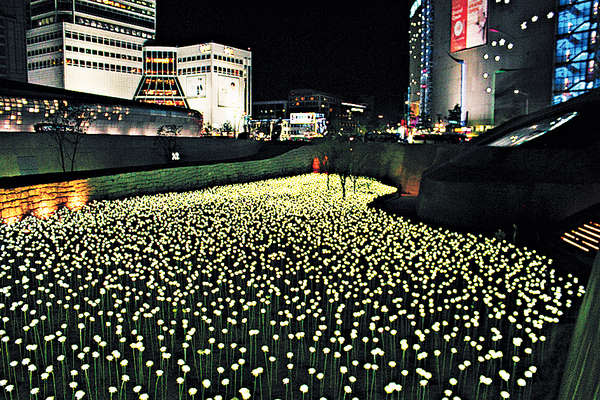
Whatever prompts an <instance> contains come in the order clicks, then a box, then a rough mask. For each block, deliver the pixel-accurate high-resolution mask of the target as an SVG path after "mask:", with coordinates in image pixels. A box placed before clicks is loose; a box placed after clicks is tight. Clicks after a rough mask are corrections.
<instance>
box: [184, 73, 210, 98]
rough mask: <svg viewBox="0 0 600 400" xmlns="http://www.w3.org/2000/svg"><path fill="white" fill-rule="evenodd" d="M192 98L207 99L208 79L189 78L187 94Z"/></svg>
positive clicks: (202, 77) (203, 77) (200, 77)
mask: <svg viewBox="0 0 600 400" xmlns="http://www.w3.org/2000/svg"><path fill="white" fill-rule="evenodd" d="M186 94H187V95H188V96H190V97H206V77H205V76H192V77H188V78H187V93H186Z"/></svg>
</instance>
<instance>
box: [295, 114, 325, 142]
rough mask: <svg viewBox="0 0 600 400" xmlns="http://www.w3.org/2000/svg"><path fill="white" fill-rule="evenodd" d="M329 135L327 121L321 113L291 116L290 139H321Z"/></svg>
mask: <svg viewBox="0 0 600 400" xmlns="http://www.w3.org/2000/svg"><path fill="white" fill-rule="evenodd" d="M326 133H327V120H326V119H325V116H324V115H323V114H321V113H314V112H306V113H291V114H290V138H291V139H301V140H305V139H312V138H314V137H321V136H324V135H325V134H326Z"/></svg>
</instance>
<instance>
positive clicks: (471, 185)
mask: <svg viewBox="0 0 600 400" xmlns="http://www.w3.org/2000/svg"><path fill="white" fill-rule="evenodd" d="M598 151H600V144H598V143H597V144H595V145H593V146H590V147H588V148H586V149H564V150H563V149H560V150H559V149H527V148H515V149H509V148H498V147H487V146H477V147H474V148H473V150H472V151H469V152H468V153H463V154H461V155H460V156H458V157H456V158H455V159H453V160H452V161H451V162H449V163H448V164H445V165H442V166H440V167H439V168H436V169H432V170H430V171H428V172H427V173H426V174H425V176H424V177H423V180H422V182H421V191H420V194H419V198H418V201H417V214H418V215H419V216H420V217H421V218H423V219H424V220H428V221H432V222H435V223H439V224H443V225H450V226H454V227H459V228H467V229H475V228H476V229H496V228H498V227H505V226H507V225H510V224H512V223H517V224H519V223H522V224H538V225H539V224H548V223H553V222H556V221H560V220H563V219H565V218H567V217H569V216H572V215H574V214H576V213H578V212H580V211H583V210H585V209H587V208H589V207H592V206H593V205H596V204H599V203H600V165H599V164H598V161H597V154H598Z"/></svg>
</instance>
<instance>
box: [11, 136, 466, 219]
mask: <svg viewBox="0 0 600 400" xmlns="http://www.w3.org/2000/svg"><path fill="white" fill-rule="evenodd" d="M335 146H338V147H339V148H340V149H341V151H350V150H349V149H350V148H352V151H354V152H356V153H360V155H361V160H363V161H364V162H361V163H360V167H361V168H360V169H358V170H355V173H356V174H358V175H364V176H371V177H374V178H377V179H380V180H382V181H384V182H386V183H387V184H391V185H395V186H397V187H399V188H401V189H402V190H403V191H404V192H407V193H410V194H412V195H417V194H418V190H419V184H420V179H421V175H422V174H423V172H424V171H425V170H426V169H427V168H429V167H430V166H431V165H433V164H436V163H439V162H442V161H445V160H446V159H447V158H448V157H450V156H451V155H453V154H456V152H458V151H459V150H460V146H433V145H420V146H404V145H400V144H383V143H357V144H352V145H350V144H347V143H337V144H335ZM329 149H330V147H328V145H325V144H319V145H312V146H304V147H301V148H298V149H295V150H292V151H289V152H287V153H284V154H282V155H280V156H277V157H273V158H269V159H264V160H255V161H246V162H233V163H219V164H212V165H201V166H190V167H179V168H164V169H156V170H150V171H138V172H129V173H122V174H115V175H106V176H95V177H89V178H86V179H79V180H74V181H66V182H56V183H47V184H40V185H32V186H27V187H16V188H6V189H1V188H0V216H1V218H2V220H3V221H4V222H14V221H17V220H19V219H20V218H22V217H23V216H24V215H28V214H30V215H35V216H38V217H41V218H45V217H47V216H49V215H50V214H52V213H53V212H54V211H55V210H57V209H58V208H59V207H61V206H66V207H69V208H71V209H77V208H80V207H81V206H83V204H85V203H86V202H88V201H91V200H100V199H116V198H122V197H128V196H136V195H143V194H152V193H161V192H169V191H187V190H194V189H201V188H206V187H209V186H216V185H227V184H232V183H241V182H248V181H255V180H262V179H268V178H275V177H282V176H292V175H299V174H304V173H309V172H312V171H313V160H314V158H315V157H317V158H322V157H323V156H324V155H325V154H327V152H328V150H329Z"/></svg>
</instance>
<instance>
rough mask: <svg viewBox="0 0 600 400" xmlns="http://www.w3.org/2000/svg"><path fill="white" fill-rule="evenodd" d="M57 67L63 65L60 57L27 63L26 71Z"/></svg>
mask: <svg viewBox="0 0 600 400" xmlns="http://www.w3.org/2000/svg"><path fill="white" fill-rule="evenodd" d="M59 65H63V58H62V55H61V56H60V57H54V58H51V59H48V60H40V61H35V62H30V63H27V70H28V71H35V70H36V69H44V68H51V67H58V66H59Z"/></svg>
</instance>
